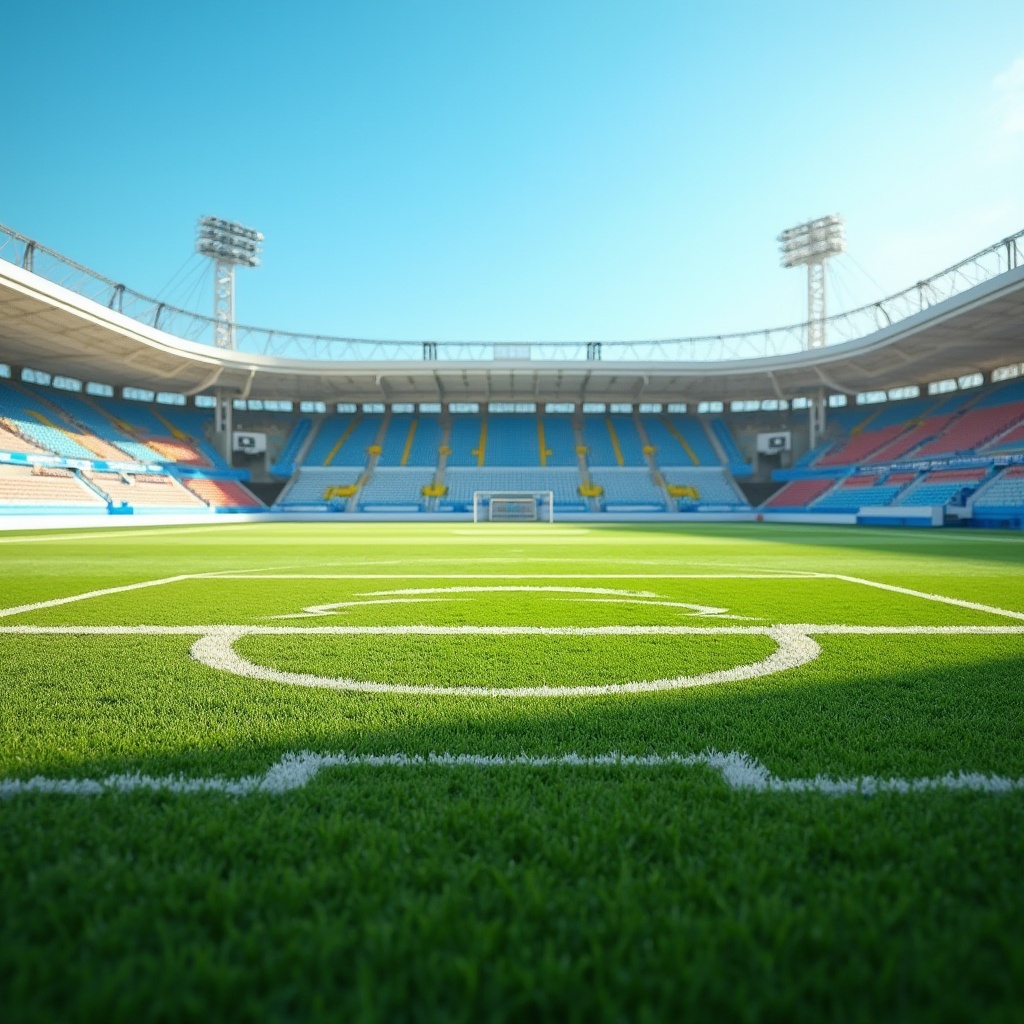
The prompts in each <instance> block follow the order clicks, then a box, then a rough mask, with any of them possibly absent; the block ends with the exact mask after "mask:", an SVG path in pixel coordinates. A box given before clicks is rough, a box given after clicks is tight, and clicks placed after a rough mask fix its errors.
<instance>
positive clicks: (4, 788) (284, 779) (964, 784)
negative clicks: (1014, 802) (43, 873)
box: [0, 750, 1024, 799]
mask: <svg viewBox="0 0 1024 1024" xmlns="http://www.w3.org/2000/svg"><path fill="white" fill-rule="evenodd" d="M672 767H678V768H694V767H705V768H709V769H711V770H712V771H715V772H717V773H718V774H719V775H720V776H721V779H722V781H723V782H724V783H725V784H726V785H727V786H728V787H729V788H730V789H732V790H734V791H738V792H745V793H755V794H767V793H818V794H821V795H823V796H832V797H843V796H862V797H867V796H875V795H878V794H896V795H900V796H907V795H913V794H918V793H933V792H937V791H947V792H958V793H987V794H1002V793H1011V792H1019V791H1021V790H1022V789H1024V779H1021V778H1011V777H1008V776H1002V775H993V774H989V773H984V772H962V771H961V772H957V773H953V772H948V773H947V774H945V775H937V776H924V777H918V778H900V777H894V776H874V775H860V776H854V777H851V778H836V777H834V776H831V775H815V776H814V777H812V778H795V779H784V778H780V777H779V776H778V775H775V774H773V773H772V772H770V771H769V770H768V769H767V768H766V767H765V766H764V765H763V764H762V763H761V762H760V761H758V760H757V759H756V758H754V757H751V756H750V755H749V754H744V753H741V752H739V751H732V752H730V753H724V754H723V753H719V752H718V751H716V750H706V751H703V752H701V753H699V754H680V753H669V754H623V753H620V752H618V751H612V752H611V753H607V754H591V755H583V754H577V753H569V754H553V755H543V754H541V755H530V754H513V755H503V754H450V753H444V754H435V753H430V754H403V753H397V754H349V753H345V752H342V753H338V754H314V753H312V752H310V751H308V750H305V751H301V752H299V753H287V754H285V755H284V756H283V757H282V758H281V760H280V761H278V762H277V763H276V764H274V765H272V766H271V767H270V768H269V769H267V771H266V772H264V773H263V774H262V775H247V776H244V777H242V778H238V779H230V778H225V777H224V776H219V775H214V776H192V777H188V776H185V775H163V776H152V775H142V774H140V773H137V772H135V773H124V774H121V775H108V776H106V777H104V778H102V779H52V778H45V777H43V776H36V777H35V778H31V779H0V799H12V798H14V797H19V796H29V795H33V794H41V795H52V796H100V795H102V794H106V793H133V792H140V791H141V792H147V791H148V792H170V793H180V794H187V795H191V794H196V793H220V794H223V795H225V796H231V797H245V796H252V795H255V794H259V793H265V794H272V795H273V794H282V793H289V792H293V791H294V790H298V789H302V788H304V787H305V786H306V785H307V784H308V783H310V782H311V781H312V780H313V779H314V778H316V776H317V775H318V774H319V773H320V772H321V771H323V770H324V769H338V768H348V769H366V768H395V769H403V770H404V769H423V768H445V769H465V768H473V769H483V770H486V769H495V768H525V769H543V768H568V769H594V768H611V769H623V768H639V769H651V768H672Z"/></svg>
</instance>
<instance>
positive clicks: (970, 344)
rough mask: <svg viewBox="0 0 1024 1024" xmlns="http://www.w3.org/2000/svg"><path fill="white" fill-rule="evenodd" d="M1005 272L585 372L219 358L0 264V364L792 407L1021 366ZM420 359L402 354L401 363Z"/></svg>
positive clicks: (429, 392)
mask: <svg viewBox="0 0 1024 1024" xmlns="http://www.w3.org/2000/svg"><path fill="white" fill-rule="evenodd" d="M1013 241H1014V243H1015V246H1014V253H1016V251H1017V249H1016V239H1014V240H1013ZM1016 262H1017V261H1016V260H1014V261H1013V264H1010V269H1007V270H1004V271H1002V272H1001V273H997V274H996V275H995V276H993V277H990V278H989V279H988V280H985V281H983V282H982V283H980V284H976V285H974V286H973V287H968V288H966V290H964V291H960V292H959V293H957V294H954V295H952V296H951V297H949V298H946V299H944V300H942V301H939V302H936V303H935V304H934V305H928V306H925V305H924V302H923V301H922V303H921V305H922V307H923V308H921V309H920V310H919V311H917V312H914V313H911V314H910V315H908V316H906V317H905V318H904V319H900V320H898V321H897V322H895V323H892V324H889V325H887V326H885V327H882V328H880V329H876V330H874V331H872V332H870V333H868V334H866V335H864V336H863V337H859V338H856V339H855V340H852V341H845V342H842V343H840V344H833V345H829V346H827V347H825V348H820V349H815V350H812V351H797V352H790V353H788V354H783V355H770V356H763V357H758V358H739V359H712V360H701V361H683V360H678V359H636V358H633V359H630V358H621V357H620V355H621V353H622V352H623V351H624V352H625V353H626V354H627V355H628V354H629V352H630V351H631V350H628V349H626V350H614V353H615V354H612V355H611V358H609V354H610V353H611V352H612V351H613V350H612V349H611V346H606V348H605V349H604V350H602V351H604V355H603V356H602V355H601V352H600V351H595V350H594V348H597V347H596V346H595V347H594V348H591V350H590V352H589V354H591V356H592V358H589V359H586V358H564V359H558V358H531V356H536V355H537V354H540V353H544V354H547V353H550V351H551V350H552V349H551V348H550V347H548V348H547V349H544V348H543V347H541V346H537V347H536V348H534V347H531V346H529V345H521V346H520V345H510V346H507V347H499V346H497V345H496V346H493V349H492V348H491V347H490V346H487V347H486V349H487V351H488V352H490V353H493V354H497V353H499V352H500V353H501V354H505V355H509V356H510V358H493V355H492V358H472V359H458V358H445V352H446V347H445V346H437V349H438V350H439V351H440V353H441V355H440V357H439V358H418V359H416V358H386V357H383V356H378V357H373V358H362V359H345V360H335V359H304V358H303V359H299V358H287V357H282V356H274V355H261V354H253V353H249V352H242V351H235V350H227V349H218V348H214V347H213V346H212V345H209V344H204V343H200V342H196V341H188V340H185V339H183V338H180V337H177V336H175V335H173V334H169V333H166V332H164V331H163V330H159V329H156V328H154V327H152V326H149V325H147V324H145V323H142V322H140V321H138V320H135V319H132V318H130V317H128V316H126V315H124V314H123V313H120V312H117V311H116V310H114V309H111V308H108V307H107V306H104V305H103V304H101V303H99V302H96V301H93V300H92V299H90V298H86V297H83V296H82V295H79V294H77V293H76V292H74V291H71V290H69V289H68V288H65V287H63V286H61V285H58V284H54V283H53V282H51V281H49V280H47V279H46V278H44V277H42V276H40V275H39V274H35V273H31V272H29V271H27V270H25V269H23V268H22V267H19V266H17V265H15V264H14V263H9V262H6V261H5V260H0V361H2V362H6V363H9V364H11V365H14V366H26V367H31V368H33V369H36V370H42V371H45V372H46V373H50V374H54V375H58V374H59V375H64V376H69V377H76V378H78V379H81V380H83V381H98V382H102V383H105V384H111V385H113V386H115V387H121V386H131V387H138V388H146V389H149V390H152V391H158V392H178V393H182V394H189V395H191V394H198V393H200V392H204V391H209V390H211V389H214V388H225V389H228V390H230V391H233V392H236V393H237V395H238V396H240V397H245V398H254V399H256V398H259V399H286V400H291V401H299V400H314V401H325V402H343V401H383V402H432V401H454V402H459V401H497V402H503V401H507V402H515V401H532V402H579V401H596V402H601V401H605V402H613V401H621V402H639V401H651V402H673V401H675V402H699V401H735V400H744V399H747V400H757V399H762V400H763V399H766V398H793V397H796V396H799V395H810V394H814V393H817V392H818V391H819V389H822V388H823V389H825V391H827V392H841V393H847V394H855V393H859V392H865V391H875V390H881V389H889V388H895V387H902V386H905V385H912V384H917V385H921V384H923V383H926V382H928V381H933V380H939V379H945V378H951V377H959V376H962V375H965V374H970V373H975V372H981V373H984V374H986V375H987V374H989V373H990V372H991V371H992V370H993V369H995V368H997V367H1000V366H1004V365H1007V364H1009V363H1013V362H1020V361H1021V360H1022V358H1024V355H1022V353H1024V265H1020V266H1018V265H1015V264H1016ZM118 287H120V286H118ZM919 287H923V285H922V286H919ZM878 308H879V309H881V304H879V307H878ZM887 315H888V314H887ZM418 346H419V343H416V345H415V346H414V345H412V344H411V343H407V344H405V345H403V346H401V351H403V352H406V353H408V352H409V351H410V350H412V351H415V350H416V349H417V348H418ZM479 347H480V348H483V346H479ZM428 351H429V350H428V346H427V345H424V346H423V353H424V355H428ZM456 351H457V349H456ZM555 351H557V349H555ZM429 354H435V353H434V352H430V353H429ZM594 356H597V358H594Z"/></svg>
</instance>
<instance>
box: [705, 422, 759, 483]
mask: <svg viewBox="0 0 1024 1024" xmlns="http://www.w3.org/2000/svg"><path fill="white" fill-rule="evenodd" d="M711 431H712V433H713V434H714V435H715V439H716V440H717V441H718V443H719V444H720V445H721V446H722V451H724V452H725V457H726V460H727V463H728V466H729V469H730V471H732V472H734V473H748V472H750V464H749V463H748V462H747V457H746V456H745V455H744V454H743V452H742V451H741V449H740V446H739V445H738V444H737V443H736V439H735V438H734V437H733V436H732V432H731V431H730V430H729V427H728V425H727V424H726V422H725V420H722V419H713V420H712V421H711Z"/></svg>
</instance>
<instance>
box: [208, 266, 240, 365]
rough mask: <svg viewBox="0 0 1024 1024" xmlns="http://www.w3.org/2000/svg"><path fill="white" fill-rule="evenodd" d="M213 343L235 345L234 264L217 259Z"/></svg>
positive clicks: (218, 346)
mask: <svg viewBox="0 0 1024 1024" xmlns="http://www.w3.org/2000/svg"><path fill="white" fill-rule="evenodd" d="M213 319H214V326H213V343H214V345H215V346H216V347H217V348H234V347H235V265H234V264H233V263H226V262H224V260H217V261H216V263H214V267H213Z"/></svg>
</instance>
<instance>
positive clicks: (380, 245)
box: [0, 0, 1024, 340]
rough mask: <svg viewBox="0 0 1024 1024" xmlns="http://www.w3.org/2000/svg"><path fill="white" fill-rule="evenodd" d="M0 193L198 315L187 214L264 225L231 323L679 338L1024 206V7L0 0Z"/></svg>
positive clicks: (60, 236) (983, 233) (908, 267)
mask: <svg viewBox="0 0 1024 1024" xmlns="http://www.w3.org/2000/svg"><path fill="white" fill-rule="evenodd" d="M4 35H5V38H6V41H7V43H8V45H7V46H6V47H5V60H4V62H3V67H2V70H0V81H2V83H3V89H4V95H5V96H7V97H8V99H9V102H8V104H7V105H6V109H5V128H6V130H5V133H4V134H5V139H6V143H7V144H6V146H5V150H6V151H5V153H4V157H3V160H2V162H0V183H2V186H3V187H2V189H0V222H3V223H5V224H7V225H9V226H11V227H13V228H14V229H16V230H18V231H21V232H22V233H24V234H27V235H30V236H32V237H34V238H36V239H38V240H39V241H40V242H42V243H43V244H45V245H48V246H49V247H51V248H54V249H57V250H59V251H62V252H64V253H66V254H67V255H69V256H71V257H73V258H75V259H77V260H79V261H81V262H83V263H85V264H87V265H89V266H92V267H94V268H95V269H97V270H99V271H101V272H102V273H104V274H106V275H108V276H110V277H112V278H115V279H117V280H123V281H125V282H126V283H127V284H129V285H130V286H132V287H134V288H136V289H137V290H139V291H143V292H147V293H150V294H159V295H160V297H161V298H164V299H167V300H169V301H172V302H179V303H185V304H187V305H188V306H189V307H190V308H195V309H198V310H199V311H201V312H208V311H209V309H210V306H211V302H212V294H211V293H212V284H211V281H210V279H209V276H208V275H207V274H205V272H204V271H203V269H202V267H201V261H200V259H199V257H196V256H191V257H190V253H191V250H192V245H193V236H194V226H195V219H196V217H197V216H199V215H200V214H207V213H209V214H215V215H217V216H222V217H227V218H231V219H237V220H240V221H243V222H244V223H246V224H249V225H252V226H254V227H257V228H259V229H260V230H262V231H263V232H264V233H265V235H266V251H265V261H264V265H263V266H262V267H261V268H260V269H258V270H255V271H243V272H240V274H239V286H238V307H237V313H238V318H239V320H240V321H243V322H245V323H252V324H260V325H265V326H272V327H279V328H285V329H291V330H298V331H310V332H321V333H329V334H342V335H348V336H356V337H371V338H412V339H418V338H433V339H456V340H457V339H478V340H504V339H521V340H533V339H536V340H542V339H546V340H570V339H572V340H575V339H583V340H587V339H616V338H659V337H679V336H688V335H696V334H703V333H719V332H725V331H732V330H741V329H748V328H751V329H754V328H760V327H767V326H774V325H777V324H783V323H789V322H794V321H799V320H802V319H803V316H804V301H805V293H804V281H803V276H802V272H797V271H784V270H782V269H781V268H780V267H779V265H778V256H777V243H776V241H775V236H776V235H777V234H778V232H779V231H780V230H781V229H783V228H786V227H789V226H791V225H792V224H794V223H797V222H799V221H802V220H804V219H807V218H810V217H815V216H819V215H822V214H825V213H830V212H840V213H842V214H844V215H845V216H846V218H847V235H848V240H849V250H850V254H849V256H847V257H843V258H842V259H841V260H840V261H839V262H838V263H837V265H836V270H835V274H834V275H833V281H832V290H831V299H830V304H831V308H832V311H838V310H839V309H840V308H847V307H850V306H852V305H856V304H860V303H862V302H866V301H870V300H873V299H876V298H878V297H880V296H881V295H882V294H883V293H888V292H890V291H894V290H897V289H900V288H902V287H905V286H907V285H910V284H912V283H914V282H915V281H917V280H918V279H919V278H921V277H923V276H926V275H928V274H930V273H933V272H935V271H938V270H940V269H942V268H943V267H945V266H947V265H949V264H950V263H953V262H955V261H957V260H958V259H960V258H961V257H963V256H965V255H967V254H969V253H970V252H972V251H974V250H976V249H979V248H982V247H984V246H985V245H987V244H989V243H991V242H994V241H996V240H997V239H999V238H1001V237H1003V236H1005V235H1007V234H1010V233H1012V232H1015V231H1017V230H1020V229H1021V228H1024V4H1022V3H1020V0H985V2H983V3H979V4H965V3H962V2H955V3H953V2H944V0H934V2H930V3H924V2H918V0H900V2H898V3H892V2H881V0H856V2H853V0H850V2H847V0H830V2H828V3H825V4H821V3H814V4H812V3H803V2H800V3H797V2H773V3H770V4H769V3H763V2H760V3H754V2H740V0H736V2H721V3H718V2H716V3H710V2H709V3H683V2H681V0H680V2H676V3H667V2H654V0H631V2H626V0H623V2H620V3H608V2H600V0H597V2H595V0H587V2H576V0H548V2H535V0H515V2H506V0H494V2H486V3H485V2H473V3H471V2H455V0H452V2H442V0H437V2H433V3H428V2H422V0H381V2H370V0H366V2H363V3H352V2H343V3H326V2H324V3H313V2H305V3H302V2H299V3H295V4H285V3H269V2H248V3H232V2H224V3H218V4H209V3H195V2H178V3H174V4H170V3H167V4H161V3H145V4H140V3H137V2H136V3H120V2H106V3H103V4H85V3H74V4H72V3H68V2H66V0H64V2H55V0H42V2H38V3H33V4H17V5H11V6H10V7H9V9H7V10H5V12H4Z"/></svg>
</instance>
